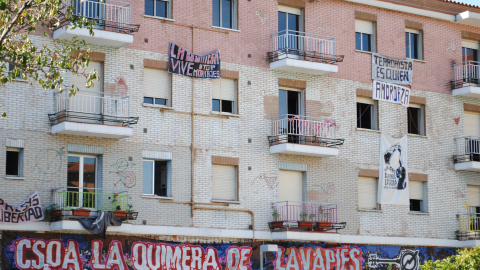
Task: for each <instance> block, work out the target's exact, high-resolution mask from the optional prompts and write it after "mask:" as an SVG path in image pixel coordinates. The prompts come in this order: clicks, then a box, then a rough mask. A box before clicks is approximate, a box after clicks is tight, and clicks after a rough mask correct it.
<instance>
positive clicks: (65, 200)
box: [53, 187, 128, 211]
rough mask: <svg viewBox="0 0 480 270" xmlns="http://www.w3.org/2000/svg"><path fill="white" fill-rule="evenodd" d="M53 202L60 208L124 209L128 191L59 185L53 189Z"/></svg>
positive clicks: (126, 206)
mask: <svg viewBox="0 0 480 270" xmlns="http://www.w3.org/2000/svg"><path fill="white" fill-rule="evenodd" d="M53 203H55V204H57V205H58V207H59V208H60V209H62V210H71V209H75V208H87V209H92V210H97V211H98V210H100V211H114V210H125V211H126V210H127V209H128V192H127V191H118V192H113V191H110V192H105V191H102V190H101V189H98V188H86V187H85V188H78V187H61V188H57V189H54V190H53ZM118 208H120V209H118Z"/></svg>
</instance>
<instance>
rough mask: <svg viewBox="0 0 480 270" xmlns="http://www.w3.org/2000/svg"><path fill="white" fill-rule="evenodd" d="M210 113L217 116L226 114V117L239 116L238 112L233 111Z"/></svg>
mask: <svg viewBox="0 0 480 270" xmlns="http://www.w3.org/2000/svg"><path fill="white" fill-rule="evenodd" d="M210 114H212V115H218V116H227V117H236V118H239V117H240V115H238V114H233V113H221V112H210Z"/></svg>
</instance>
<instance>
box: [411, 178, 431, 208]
mask: <svg viewBox="0 0 480 270" xmlns="http://www.w3.org/2000/svg"><path fill="white" fill-rule="evenodd" d="M409 186H410V189H409V194H410V211H415V212H427V204H426V200H425V198H426V196H425V194H426V192H425V187H426V184H425V182H422V181H412V180H410V183H409Z"/></svg>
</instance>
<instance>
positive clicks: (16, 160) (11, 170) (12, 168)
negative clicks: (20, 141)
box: [6, 150, 20, 176]
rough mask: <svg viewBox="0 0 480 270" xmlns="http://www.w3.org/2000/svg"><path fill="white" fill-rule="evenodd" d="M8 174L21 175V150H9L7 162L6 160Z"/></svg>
mask: <svg viewBox="0 0 480 270" xmlns="http://www.w3.org/2000/svg"><path fill="white" fill-rule="evenodd" d="M6 163H7V164H6V174H7V175H15V176H19V175H20V152H19V151H8V150H7V162H6Z"/></svg>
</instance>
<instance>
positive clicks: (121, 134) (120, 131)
mask: <svg viewBox="0 0 480 270" xmlns="http://www.w3.org/2000/svg"><path fill="white" fill-rule="evenodd" d="M52 134H70V135H80V136H92V137H102V138H112V139H123V138H126V137H131V136H133V129H132V128H130V127H120V126H108V125H99V124H89V123H75V122H62V123H60V124H56V125H54V126H52Z"/></svg>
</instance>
